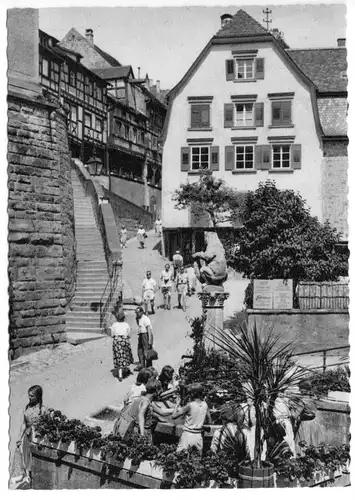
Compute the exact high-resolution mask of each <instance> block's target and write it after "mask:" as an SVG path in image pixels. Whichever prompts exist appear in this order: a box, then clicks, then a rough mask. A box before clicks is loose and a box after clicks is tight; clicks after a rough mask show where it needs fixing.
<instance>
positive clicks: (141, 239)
mask: <svg viewBox="0 0 355 500" xmlns="http://www.w3.org/2000/svg"><path fill="white" fill-rule="evenodd" d="M162 228H163V223H162V220H161V219H160V216H159V215H158V217H157V220H156V221H155V234H156V235H157V236H159V237H160V236H161V235H162ZM146 238H147V233H146V230H145V229H144V225H143V224H139V227H138V230H137V241H138V243H139V246H140V248H144V243H145V239H146ZM127 240H128V233H127V228H126V226H125V225H123V226H122V227H121V231H120V243H121V248H127Z"/></svg>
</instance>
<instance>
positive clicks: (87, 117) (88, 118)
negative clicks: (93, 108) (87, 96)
mask: <svg viewBox="0 0 355 500" xmlns="http://www.w3.org/2000/svg"><path fill="white" fill-rule="evenodd" d="M84 120H85V127H91V120H92V118H91V115H90V114H89V113H85V115H84Z"/></svg>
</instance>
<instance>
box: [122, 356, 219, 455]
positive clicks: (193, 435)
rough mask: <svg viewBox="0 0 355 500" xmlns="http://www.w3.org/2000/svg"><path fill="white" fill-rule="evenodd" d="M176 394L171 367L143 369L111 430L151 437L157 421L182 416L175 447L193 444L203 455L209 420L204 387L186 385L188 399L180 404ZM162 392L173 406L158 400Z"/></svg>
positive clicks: (126, 435)
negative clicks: (162, 403)
mask: <svg viewBox="0 0 355 500" xmlns="http://www.w3.org/2000/svg"><path fill="white" fill-rule="evenodd" d="M177 393H178V380H177V377H175V376H174V369H173V368H172V367H171V366H169V365H166V366H164V368H163V369H162V371H161V373H160V375H159V376H158V372H157V371H156V370H155V368H153V367H151V368H146V369H142V370H141V371H140V372H139V373H138V376H137V380H136V383H135V384H134V385H133V386H132V387H131V389H130V390H129V392H128V393H127V395H126V397H125V400H124V408H123V410H122V412H121V414H120V416H119V417H118V419H117V420H116V422H115V425H114V433H115V434H117V435H120V436H121V438H122V439H128V438H129V437H130V436H131V435H132V434H133V433H134V432H136V433H139V434H140V435H142V436H146V437H148V438H149V439H152V432H153V430H154V427H155V425H156V423H157V422H167V421H169V420H170V419H171V420H172V421H174V420H176V419H178V418H181V417H184V424H183V427H182V435H181V438H180V441H179V444H178V447H177V450H178V451H179V450H182V449H187V448H188V447H189V446H196V448H197V449H198V450H199V451H200V453H201V454H202V448H203V440H202V428H203V425H205V424H209V423H211V417H210V414H209V411H208V406H207V403H206V402H205V400H204V388H203V386H202V385H201V384H191V385H190V386H189V388H188V398H189V401H188V402H187V403H186V404H184V405H181V399H180V396H178V395H177V396H176V394H177ZM164 394H165V395H167V394H168V395H170V397H173V399H174V400H175V405H174V406H172V407H171V406H170V407H169V405H165V406H164V405H160V404H159V401H162V400H164ZM168 419H169V420H168ZM171 420H170V421H171Z"/></svg>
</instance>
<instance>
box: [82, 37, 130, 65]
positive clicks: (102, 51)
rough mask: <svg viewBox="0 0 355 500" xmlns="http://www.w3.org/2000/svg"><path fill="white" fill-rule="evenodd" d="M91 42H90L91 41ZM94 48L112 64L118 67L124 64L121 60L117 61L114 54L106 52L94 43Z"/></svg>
mask: <svg viewBox="0 0 355 500" xmlns="http://www.w3.org/2000/svg"><path fill="white" fill-rule="evenodd" d="M89 43H90V42H89ZM94 48H95V50H96V52H98V53H99V54H100V56H101V57H103V58H104V59H105V60H106V61H107V62H108V63H109V64H111V66H114V67H117V66H122V64H121V63H120V62H118V61H117V59H115V58H114V57H113V56H111V55H110V54H108V53H107V52H105V51H104V50H102V49H100V47H98V46H97V45H94Z"/></svg>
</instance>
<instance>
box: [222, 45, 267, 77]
mask: <svg viewBox="0 0 355 500" xmlns="http://www.w3.org/2000/svg"><path fill="white" fill-rule="evenodd" d="M257 53H258V51H257V50H233V51H232V57H233V59H227V60H226V79H227V80H233V81H235V82H240V81H250V80H259V79H260V80H262V79H263V78H264V58H263V57H256V56H257Z"/></svg>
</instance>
